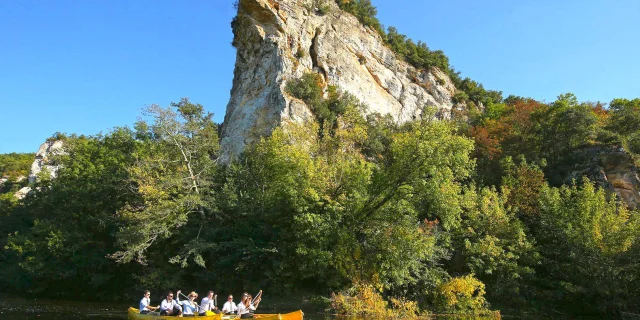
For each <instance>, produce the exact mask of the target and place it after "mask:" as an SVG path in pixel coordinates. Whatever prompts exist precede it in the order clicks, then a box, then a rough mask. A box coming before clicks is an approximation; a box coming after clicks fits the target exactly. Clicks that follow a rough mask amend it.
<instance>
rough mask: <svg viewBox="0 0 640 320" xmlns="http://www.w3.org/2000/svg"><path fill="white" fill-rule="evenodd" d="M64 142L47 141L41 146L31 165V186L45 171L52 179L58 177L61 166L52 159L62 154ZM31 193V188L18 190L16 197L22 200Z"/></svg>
mask: <svg viewBox="0 0 640 320" xmlns="http://www.w3.org/2000/svg"><path fill="white" fill-rule="evenodd" d="M63 146H64V142H63V141H61V140H51V141H46V142H45V143H43V144H41V145H40V148H38V152H36V157H35V159H34V160H33V163H32V164H31V171H30V173H29V184H33V183H34V182H36V180H37V179H38V177H39V175H40V174H41V173H42V172H43V171H45V172H48V173H49V177H51V178H52V179H53V178H55V177H56V175H57V173H58V170H59V169H60V166H59V165H57V164H55V163H54V162H53V161H52V159H51V157H52V156H55V155H59V154H62V153H63V152H64V149H63ZM30 191H31V187H30V186H27V187H23V188H21V189H20V190H18V191H17V192H16V193H15V194H14V196H15V197H16V198H18V199H22V198H24V197H26V196H27V194H28V193H29V192H30Z"/></svg>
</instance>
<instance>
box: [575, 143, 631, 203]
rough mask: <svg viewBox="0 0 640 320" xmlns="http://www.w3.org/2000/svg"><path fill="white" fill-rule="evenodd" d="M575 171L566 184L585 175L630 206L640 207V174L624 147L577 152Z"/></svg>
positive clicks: (598, 148)
mask: <svg viewBox="0 0 640 320" xmlns="http://www.w3.org/2000/svg"><path fill="white" fill-rule="evenodd" d="M573 159H580V161H576V160H574V161H575V162H574V163H573V170H572V171H571V172H570V173H569V175H568V177H567V179H566V180H565V183H571V181H572V180H576V181H579V180H580V179H581V178H582V177H583V176H586V177H588V178H589V179H590V180H591V181H595V182H596V184H597V185H598V186H599V187H601V188H603V189H604V190H605V191H607V193H608V194H609V195H610V196H611V195H614V194H615V196H616V198H617V199H618V200H621V201H622V202H623V203H625V204H626V205H627V207H629V209H632V210H633V209H639V208H640V177H638V167H637V166H636V165H635V163H634V161H633V157H632V156H631V154H629V153H628V152H626V151H625V150H624V149H623V148H620V147H592V148H589V149H585V150H579V151H576V152H575V153H574V157H573Z"/></svg>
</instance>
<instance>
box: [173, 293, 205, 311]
mask: <svg viewBox="0 0 640 320" xmlns="http://www.w3.org/2000/svg"><path fill="white" fill-rule="evenodd" d="M180 293H181V291H180V290H178V292H177V294H178V296H177V297H176V300H178V304H179V305H181V306H182V316H183V317H195V316H196V313H197V310H198V308H199V307H200V306H198V303H197V302H196V299H197V298H198V294H197V293H196V292H195V291H191V293H189V295H188V296H187V299H188V300H182V301H180Z"/></svg>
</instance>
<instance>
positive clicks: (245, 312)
mask: <svg viewBox="0 0 640 320" xmlns="http://www.w3.org/2000/svg"><path fill="white" fill-rule="evenodd" d="M251 298H252V297H251V295H250V294H248V293H246V292H245V293H244V294H243V295H242V301H241V302H240V303H239V304H238V315H239V316H240V319H251V318H253V312H254V311H255V310H256V308H257V307H258V305H259V304H260V300H262V297H258V299H256V301H254V303H255V304H254V303H252V301H251Z"/></svg>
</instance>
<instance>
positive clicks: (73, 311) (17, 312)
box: [0, 295, 332, 320]
mask: <svg viewBox="0 0 640 320" xmlns="http://www.w3.org/2000/svg"><path fill="white" fill-rule="evenodd" d="M131 306H134V305H133V304H132V305H131ZM128 308H129V305H127V304H122V303H107V302H79V301H54V300H41V299H18V298H12V297H7V296H5V295H3V296H2V298H0V319H2V320H27V319H38V320H53V319H56V320H57V319H91V320H107V319H109V320H112V319H127V309H128ZM304 318H305V320H328V319H331V318H332V317H329V316H325V315H311V314H306V315H305V317H304ZM186 319H188V318H186Z"/></svg>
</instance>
